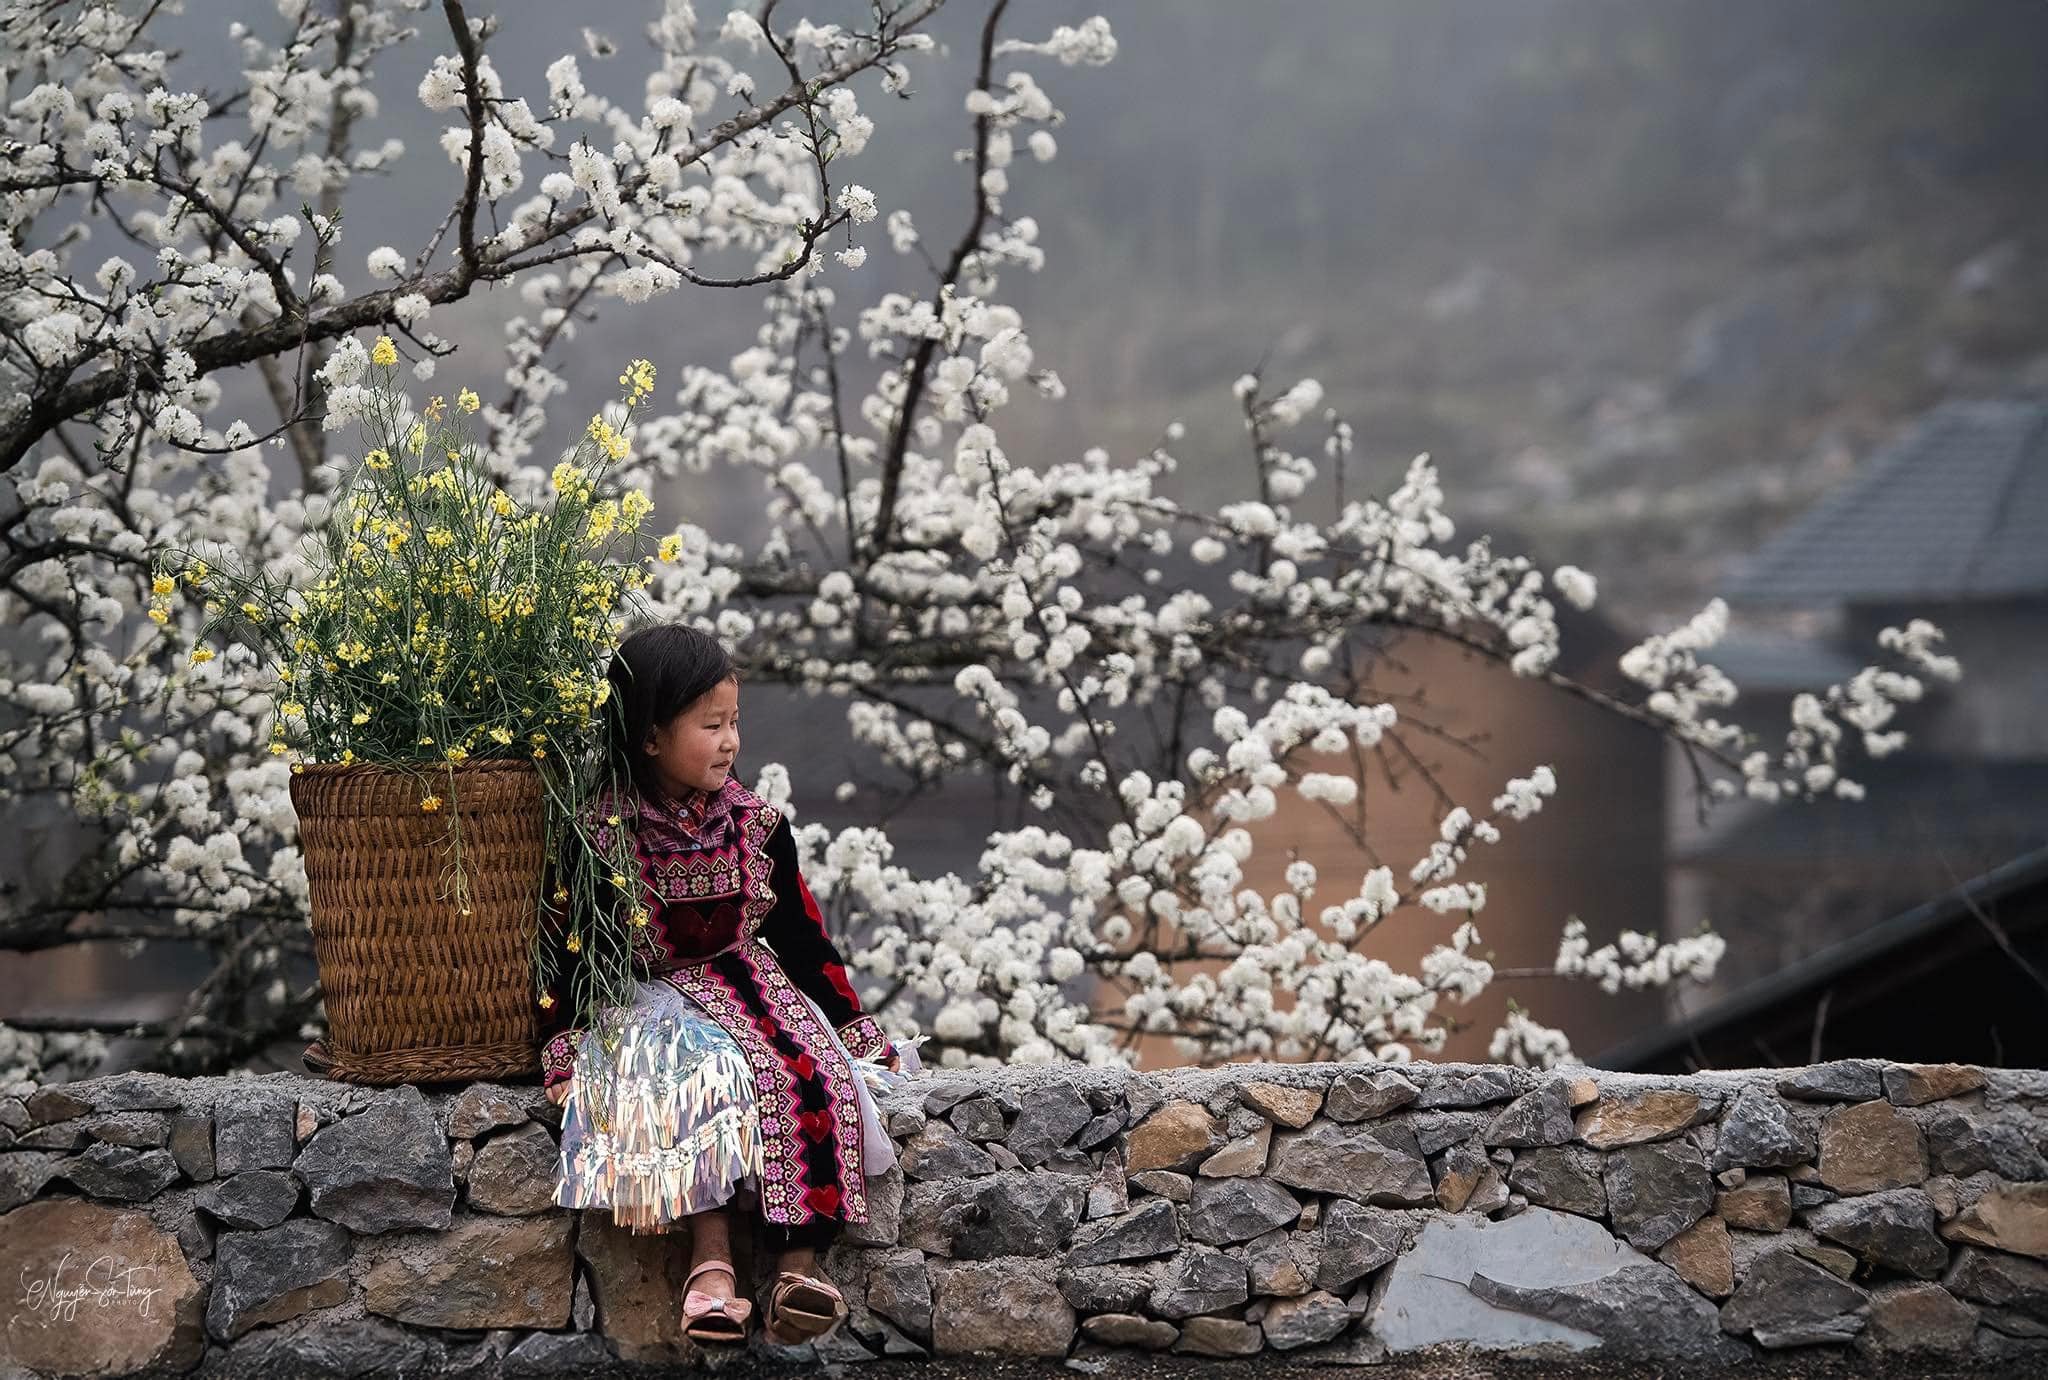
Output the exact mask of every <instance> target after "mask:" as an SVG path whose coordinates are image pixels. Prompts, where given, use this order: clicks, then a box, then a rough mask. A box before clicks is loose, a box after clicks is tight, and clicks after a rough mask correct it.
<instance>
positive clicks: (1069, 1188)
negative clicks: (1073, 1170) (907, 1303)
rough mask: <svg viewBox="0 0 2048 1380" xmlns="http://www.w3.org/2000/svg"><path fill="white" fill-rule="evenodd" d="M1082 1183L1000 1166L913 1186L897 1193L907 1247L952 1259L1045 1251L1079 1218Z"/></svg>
mask: <svg viewBox="0 0 2048 1380" xmlns="http://www.w3.org/2000/svg"><path fill="white" fill-rule="evenodd" d="M1086 1199H1087V1185H1086V1184H1084V1183H1082V1182H1080V1181H1079V1180H1078V1179H1075V1178H1074V1177H1073V1176H1071V1175H1067V1174H1044V1173H1033V1172H1032V1171H1030V1170H1028V1169H1004V1170H999V1171H997V1172H996V1173H994V1174H990V1175H987V1176H984V1177H982V1178H977V1179H952V1180H945V1181H942V1182H939V1183H913V1184H911V1185H909V1186H908V1187H907V1188H906V1189H905V1191H904V1195H903V1225H902V1230H901V1232H900V1233H899V1234H900V1236H901V1239H902V1242H903V1244H904V1245H906V1246H913V1247H915V1248H917V1249H918V1250H921V1251H924V1252H926V1253H927V1254H930V1255H941V1256H951V1257H953V1258H954V1259H956V1260H991V1259H994V1258H995V1257H997V1256H1012V1255H1016V1256H1023V1255H1031V1256H1044V1255H1051V1254H1053V1253H1054V1252H1055V1251H1057V1250H1059V1249H1060V1248H1061V1247H1062V1246H1064V1245H1066V1244H1067V1241H1068V1238H1070V1237H1071V1236H1072V1235H1073V1232H1074V1228H1075V1226H1076V1225H1077V1224H1078V1223H1079V1222H1080V1220H1081V1208H1082V1205H1083V1203H1084V1202H1085V1201H1086Z"/></svg>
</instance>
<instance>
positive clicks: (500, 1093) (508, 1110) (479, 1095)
mask: <svg viewBox="0 0 2048 1380" xmlns="http://www.w3.org/2000/svg"><path fill="white" fill-rule="evenodd" d="M531 1105H532V1094H531V1093H530V1092H519V1091H517V1090H515V1089H512V1088H508V1087H505V1086H503V1085H502V1084H498V1083H472V1084H470V1085H469V1086H468V1087H466V1088H464V1089H463V1090H462V1091H461V1093H460V1094H458V1095H457V1096H456V1098H455V1100H454V1101H453V1102H450V1103H449V1104H448V1136H449V1138H450V1139H451V1140H474V1139H476V1137H478V1136H480V1135H483V1134H485V1133H486V1132H489V1131H495V1130H497V1129H498V1128H499V1127H500V1126H520V1125H523V1124H525V1123H526V1121H527V1120H528V1112H529V1108H530V1107H531Z"/></svg>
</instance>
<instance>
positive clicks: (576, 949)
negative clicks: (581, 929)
mask: <svg viewBox="0 0 2048 1380" xmlns="http://www.w3.org/2000/svg"><path fill="white" fill-rule="evenodd" d="M562 947H563V948H565V949H567V950H568V951H569V952H570V953H572V954H580V953H582V952H583V936H582V935H581V934H579V933H576V932H573V931H572V932H571V933H570V935H569V937H568V938H567V939H565V940H563V941H562Z"/></svg>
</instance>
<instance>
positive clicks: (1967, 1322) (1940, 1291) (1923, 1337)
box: [1857, 1283, 1977, 1355]
mask: <svg viewBox="0 0 2048 1380" xmlns="http://www.w3.org/2000/svg"><path fill="white" fill-rule="evenodd" d="M1976 1334H1977V1310H1976V1309H1974V1308H1972V1307H1970V1305H1969V1304H1967V1303H1963V1302H1961V1301H1960V1300H1958V1299H1957V1298H1956V1297H1955V1296H1954V1295H1953V1294H1951V1293H1949V1291H1948V1290H1946V1289H1944V1288H1942V1287H1941V1286H1940V1285H1939V1284H1918V1283H1915V1284H1895V1285H1885V1286H1883V1287H1881V1288H1878V1289H1875V1290H1873V1291H1871V1295H1870V1321H1869V1322H1868V1323H1866V1324H1865V1325H1864V1328H1863V1331H1862V1332H1861V1333H1860V1334H1858V1336H1857V1345H1858V1346H1860V1347H1862V1348H1864V1349H1865V1350H1868V1351H1874V1352H1878V1353H1880V1354H1885V1355H1891V1354H1898V1353H1904V1352H1916V1351H1917V1352H1929V1351H1933V1352H1949V1353H1953V1352H1959V1351H1967V1350H1969V1347H1970V1341H1971V1339H1972V1338H1974V1337H1975V1336H1976Z"/></svg>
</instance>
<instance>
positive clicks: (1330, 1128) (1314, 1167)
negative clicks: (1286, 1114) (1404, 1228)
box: [1267, 1121, 1436, 1207]
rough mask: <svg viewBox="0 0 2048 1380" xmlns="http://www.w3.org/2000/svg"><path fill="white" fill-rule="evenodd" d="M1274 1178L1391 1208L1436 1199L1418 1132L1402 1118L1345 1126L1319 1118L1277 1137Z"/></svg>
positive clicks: (1271, 1167) (1271, 1171)
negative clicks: (1307, 1125) (1394, 1120)
mask: <svg viewBox="0 0 2048 1380" xmlns="http://www.w3.org/2000/svg"><path fill="white" fill-rule="evenodd" d="M1267 1174H1268V1176H1269V1177H1271V1178H1273V1179H1276V1180H1278V1181H1279V1182H1281V1183H1283V1184H1286V1185H1288V1186H1289V1187H1291V1188H1301V1189H1307V1190H1308V1191H1310V1192H1312V1193H1332V1194H1338V1195H1341V1196H1343V1197H1347V1198H1356V1199H1358V1200H1360V1201H1361V1202H1371V1203H1379V1204H1381V1205H1383V1206H1387V1207H1426V1206H1428V1205H1429V1204H1431V1203H1433V1202H1434V1201H1435V1200H1436V1185H1435V1184H1434V1183H1432V1182H1431V1181H1430V1177H1429V1165H1428V1164H1427V1163H1426V1162H1425V1161H1424V1160H1423V1158H1422V1150H1421V1147H1420V1146H1419V1145H1417V1143H1416V1140H1415V1132H1414V1131H1413V1130H1412V1129H1411V1128H1409V1127H1408V1126H1405V1125H1401V1124H1399V1123H1378V1122H1368V1123H1366V1124H1364V1125H1360V1126H1341V1125H1338V1124H1336V1123H1335V1122H1330V1121H1317V1122H1315V1123H1313V1124H1312V1125H1310V1126H1309V1128H1308V1129H1307V1130H1305V1131H1288V1132H1285V1133H1283V1134H1281V1135H1278V1136H1275V1137H1274V1144H1273V1159H1272V1163H1271V1164H1270V1165H1269V1166H1268V1168H1267Z"/></svg>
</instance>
